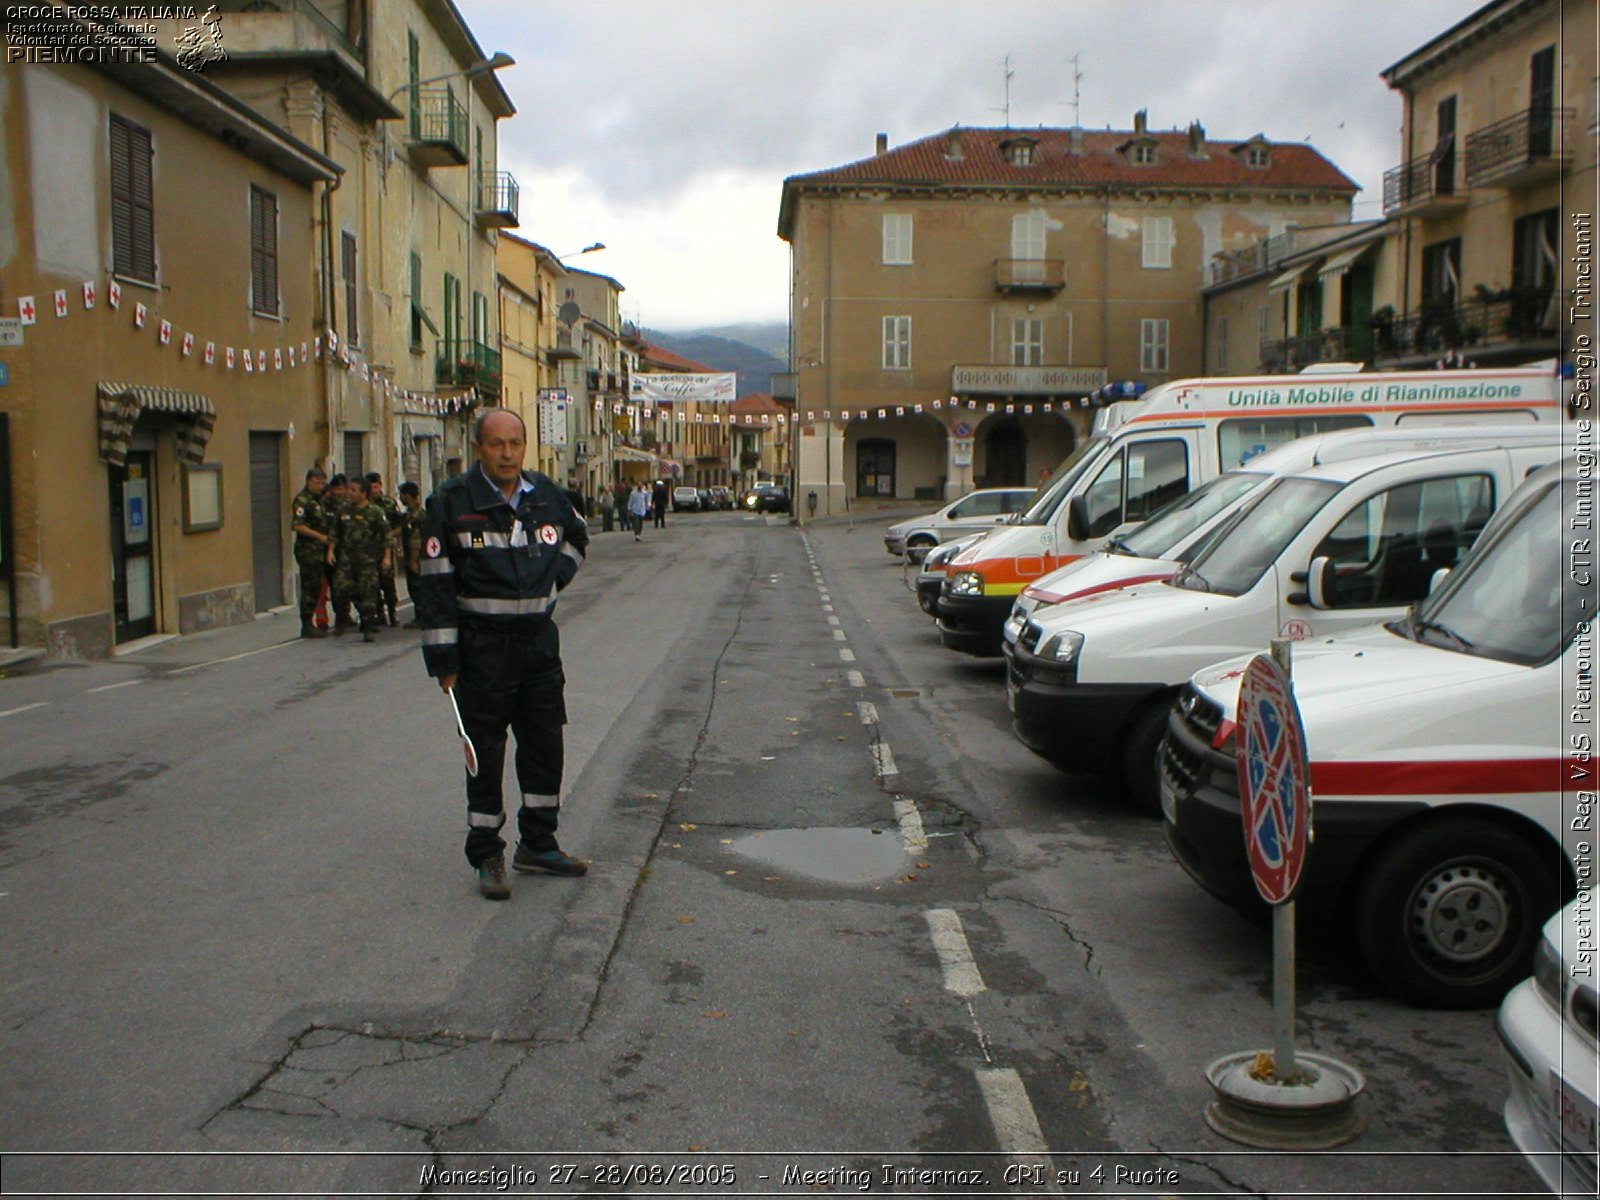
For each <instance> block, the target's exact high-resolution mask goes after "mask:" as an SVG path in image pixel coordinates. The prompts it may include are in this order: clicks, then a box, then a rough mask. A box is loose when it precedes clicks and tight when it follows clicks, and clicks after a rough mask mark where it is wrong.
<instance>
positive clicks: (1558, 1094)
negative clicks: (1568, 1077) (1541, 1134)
mask: <svg viewBox="0 0 1600 1200" xmlns="http://www.w3.org/2000/svg"><path fill="white" fill-rule="evenodd" d="M1550 1116H1551V1119H1552V1120H1553V1121H1554V1122H1555V1125H1556V1129H1557V1131H1558V1132H1559V1133H1560V1134H1561V1140H1562V1141H1563V1142H1564V1143H1565V1144H1566V1145H1567V1146H1569V1147H1570V1148H1572V1149H1574V1150H1581V1151H1583V1152H1584V1153H1586V1154H1594V1153H1595V1152H1596V1151H1597V1150H1600V1144H1597V1142H1596V1140H1595V1106H1594V1104H1593V1103H1591V1102H1590V1101H1589V1100H1586V1099H1585V1098H1584V1097H1582V1096H1580V1095H1579V1094H1578V1093H1577V1092H1575V1091H1573V1090H1572V1089H1571V1088H1570V1087H1568V1086H1567V1083H1566V1081H1565V1080H1564V1079H1562V1078H1561V1076H1559V1075H1557V1074H1556V1073H1555V1072H1554V1071H1552V1072H1551V1073H1550Z"/></svg>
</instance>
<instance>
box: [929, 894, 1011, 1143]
mask: <svg viewBox="0 0 1600 1200" xmlns="http://www.w3.org/2000/svg"><path fill="white" fill-rule="evenodd" d="M922 915H923V917H924V918H925V919H926V920H927V922H928V930H929V932H930V933H932V934H933V948H934V951H935V952H936V953H937V954H938V955H939V970H940V971H942V972H944V989H945V991H947V992H951V993H953V994H954V995H957V996H960V997H961V998H962V999H963V1000H970V999H971V998H972V997H973V996H976V995H977V994H978V993H979V992H982V991H986V990H987V989H986V988H985V987H984V983H983V976H982V975H980V974H978V964H977V962H976V961H974V959H973V957H972V947H971V946H969V945H967V935H966V933H965V931H963V930H962V928H961V917H960V915H959V914H958V913H957V912H956V911H955V909H953V908H930V909H925V910H924V911H923V914H922ZM985 1098H987V1093H985ZM1001 1149H1008V1147H1007V1146H1006V1145H1005V1143H1004V1142H1003V1141H1002V1143H1001Z"/></svg>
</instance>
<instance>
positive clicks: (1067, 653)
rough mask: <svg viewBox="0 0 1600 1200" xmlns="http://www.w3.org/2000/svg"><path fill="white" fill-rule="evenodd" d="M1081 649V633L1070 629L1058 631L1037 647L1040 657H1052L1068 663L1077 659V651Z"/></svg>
mask: <svg viewBox="0 0 1600 1200" xmlns="http://www.w3.org/2000/svg"><path fill="white" fill-rule="evenodd" d="M1082 649H1083V634H1081V633H1076V632H1074V631H1073V630H1071V629H1068V630H1066V631H1065V632H1064V633H1058V634H1056V635H1055V636H1054V637H1051V638H1046V639H1045V642H1044V645H1042V646H1040V647H1039V657H1040V658H1053V659H1055V660H1056V661H1057V662H1063V663H1070V662H1075V661H1077V658H1078V651H1080V650H1082Z"/></svg>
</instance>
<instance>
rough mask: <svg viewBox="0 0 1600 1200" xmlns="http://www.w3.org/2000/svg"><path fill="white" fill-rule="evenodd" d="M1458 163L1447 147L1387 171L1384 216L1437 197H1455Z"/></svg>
mask: <svg viewBox="0 0 1600 1200" xmlns="http://www.w3.org/2000/svg"><path fill="white" fill-rule="evenodd" d="M1455 163H1456V156H1455V151H1454V149H1453V148H1452V147H1450V146H1446V147H1444V148H1442V149H1438V150H1435V151H1433V153H1431V154H1424V155H1423V156H1422V157H1421V158H1413V159H1412V160H1411V161H1410V162H1408V163H1402V164H1401V165H1400V166H1398V167H1393V168H1391V169H1390V170H1387V171H1385V172H1384V173H1383V211H1384V213H1385V214H1386V215H1387V214H1388V213H1391V212H1393V211H1394V210H1395V209H1397V208H1404V207H1405V206H1406V205H1408V204H1416V203H1419V202H1420V201H1424V200H1432V199H1434V198H1435V197H1438V196H1453V195H1454V194H1455V190H1456V181H1455V174H1456V171H1455Z"/></svg>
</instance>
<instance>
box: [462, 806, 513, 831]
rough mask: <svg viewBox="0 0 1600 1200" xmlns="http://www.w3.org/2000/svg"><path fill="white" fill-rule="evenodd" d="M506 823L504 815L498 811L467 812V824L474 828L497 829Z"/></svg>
mask: <svg viewBox="0 0 1600 1200" xmlns="http://www.w3.org/2000/svg"><path fill="white" fill-rule="evenodd" d="M505 823H506V815H505V813H503V812H499V813H481V812H472V811H470V810H469V811H468V812H467V824H468V825H471V826H472V827H473V828H475V829H499V828H500V826H502V825H504V824H505Z"/></svg>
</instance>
